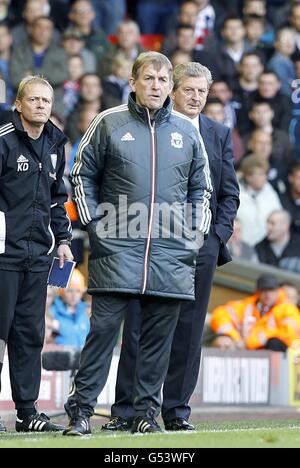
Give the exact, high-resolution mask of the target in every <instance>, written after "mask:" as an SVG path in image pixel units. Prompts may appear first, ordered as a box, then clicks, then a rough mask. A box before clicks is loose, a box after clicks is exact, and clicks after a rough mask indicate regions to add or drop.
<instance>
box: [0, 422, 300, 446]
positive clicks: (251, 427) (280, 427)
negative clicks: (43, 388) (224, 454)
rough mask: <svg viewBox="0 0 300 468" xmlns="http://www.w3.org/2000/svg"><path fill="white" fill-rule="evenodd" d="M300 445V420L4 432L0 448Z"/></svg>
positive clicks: (0, 440)
mask: <svg viewBox="0 0 300 468" xmlns="http://www.w3.org/2000/svg"><path fill="white" fill-rule="evenodd" d="M101 447H102V448H115V449H116V448H127V449H130V448H172V449H176V448H178V449H181V448H299V447H300V420H299V422H298V421H297V420H296V421H295V420H284V421H270V420H259V421H239V422H226V423H224V422H222V423H211V422H210V423H201V424H200V425H198V426H197V432H195V433H177V434H171V433H165V434H158V435H134V436H133V435H130V434H127V433H119V434H115V435H111V434H104V433H103V432H101V430H100V427H99V426H96V427H94V430H93V435H92V436H90V437H83V438H68V437H63V436H61V435H59V434H56V435H54V436H49V435H47V434H16V433H13V432H8V433H7V434H2V435H0V448H101Z"/></svg>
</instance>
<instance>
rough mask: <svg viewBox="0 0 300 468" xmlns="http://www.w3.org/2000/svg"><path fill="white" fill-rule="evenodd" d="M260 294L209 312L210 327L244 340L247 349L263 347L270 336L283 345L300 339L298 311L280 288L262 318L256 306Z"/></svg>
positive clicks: (219, 333) (290, 344)
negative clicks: (210, 313)
mask: <svg viewBox="0 0 300 468" xmlns="http://www.w3.org/2000/svg"><path fill="white" fill-rule="evenodd" d="M258 302H259V295H258V294H256V295H255V296H251V297H249V298H246V299H244V300H243V301H232V302H229V303H228V304H226V305H224V306H220V307H218V308H217V309H215V310H214V311H213V313H212V318H211V327H212V329H213V331H214V332H215V333H216V334H217V335H225V336H229V337H231V338H232V339H233V340H234V341H236V342H237V341H243V342H244V343H245V345H246V348H247V349H252V350H254V349H262V348H264V346H265V345H266V343H267V342H268V341H269V340H270V339H272V338H278V339H279V340H281V341H282V342H283V343H285V344H286V346H288V347H290V346H292V344H293V342H294V341H295V340H297V339H300V314H299V310H298V309H297V307H296V306H294V305H293V304H291V303H289V302H288V300H287V296H286V294H285V292H284V291H283V290H280V292H279V295H278V299H277V302H276V304H275V305H274V306H273V307H272V308H271V309H270V310H269V312H268V313H267V314H265V315H264V316H263V317H262V316H261V314H260V311H259V309H258V307H257V304H258Z"/></svg>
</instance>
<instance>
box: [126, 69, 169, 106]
mask: <svg viewBox="0 0 300 468" xmlns="http://www.w3.org/2000/svg"><path fill="white" fill-rule="evenodd" d="M130 85H131V88H132V90H133V92H134V93H135V94H136V102H137V104H138V105H139V106H141V107H147V108H148V109H149V110H150V112H151V113H154V112H156V111H158V110H159V109H161V108H162V107H163V105H164V103H165V101H166V99H167V97H168V95H169V94H170V93H171V91H172V87H173V82H172V81H171V77H170V75H169V70H168V69H167V67H165V66H164V67H162V68H161V69H160V70H157V69H156V67H155V66H154V65H152V64H150V65H148V64H146V65H144V66H143V67H142V68H141V69H140V70H139V73H138V76H137V78H135V79H134V78H131V79H130Z"/></svg>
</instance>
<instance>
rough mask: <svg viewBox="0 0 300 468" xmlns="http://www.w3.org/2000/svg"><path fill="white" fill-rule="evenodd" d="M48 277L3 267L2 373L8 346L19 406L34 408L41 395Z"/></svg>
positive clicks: (0, 277) (0, 273)
mask: <svg viewBox="0 0 300 468" xmlns="http://www.w3.org/2000/svg"><path fill="white" fill-rule="evenodd" d="M47 276H48V273H47V272H42V273H32V272H14V271H4V270H0V300H1V305H0V372H1V370H2V366H3V358H4V352H5V348H6V346H7V348H8V358H9V372H10V382H11V389H12V397H13V401H14V402H15V405H16V409H34V406H35V402H36V401H37V399H38V395H39V390H40V383H41V352H42V348H43V344H44V336H45V308H46V296H47Z"/></svg>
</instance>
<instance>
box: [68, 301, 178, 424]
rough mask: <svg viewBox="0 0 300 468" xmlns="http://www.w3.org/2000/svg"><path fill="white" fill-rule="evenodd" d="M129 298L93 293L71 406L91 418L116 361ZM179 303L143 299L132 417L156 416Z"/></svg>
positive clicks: (134, 376)
mask: <svg viewBox="0 0 300 468" xmlns="http://www.w3.org/2000/svg"><path fill="white" fill-rule="evenodd" d="M129 302H130V298H129V297H128V296H113V295H110V296H107V295H95V296H93V301H92V317H91V329H90V333H89V335H88V337H87V341H86V344H85V346H84V349H83V351H82V354H81V362H80V368H79V371H78V373H77V375H76V378H75V386H74V392H73V393H72V394H71V395H70V397H69V403H70V404H73V403H76V404H77V405H78V406H79V407H80V408H81V409H82V412H83V413H84V414H85V415H86V416H88V417H90V416H91V415H92V414H93V410H94V408H95V406H96V404H97V399H98V396H99V394H100V393H101V391H102V390H103V388H104V386H105V384H106V381H107V377H108V374H109V369H110V365H111V361H112V356H113V350H114V347H115V345H116V342H117V338H118V334H119V330H120V326H121V323H122V320H123V318H124V314H125V312H126V310H127V309H128V305H129ZM180 306H181V301H177V300H173V299H162V298H157V297H155V298H152V297H149V296H148V297H144V298H142V299H141V300H140V309H141V311H140V319H141V327H140V330H139V334H140V343H139V352H138V355H137V353H135V359H134V367H133V369H127V371H128V372H130V373H132V385H131V395H130V397H131V399H132V401H133V409H132V416H144V415H146V414H147V412H148V410H152V409H153V410H154V412H155V414H156V415H158V414H159V412H160V407H161V388H162V385H163V382H164V380H165V377H166V374H167V370H168V364H169V357H170V353H171V346H172V342H173V335H174V331H175V328H176V324H177V321H178V316H179V312H180Z"/></svg>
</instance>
